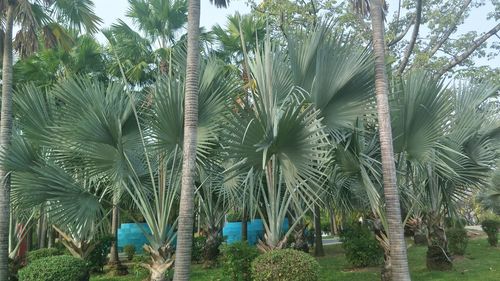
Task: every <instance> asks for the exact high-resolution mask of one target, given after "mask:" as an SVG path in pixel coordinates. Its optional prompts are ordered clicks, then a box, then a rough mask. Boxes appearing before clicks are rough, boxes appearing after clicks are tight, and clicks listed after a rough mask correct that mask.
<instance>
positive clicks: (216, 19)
mask: <svg viewBox="0 0 500 281" xmlns="http://www.w3.org/2000/svg"><path fill="white" fill-rule="evenodd" d="M398 1H399V0H389V1H388V4H389V15H391V16H392V15H393V14H394V12H395V11H396V9H397V7H398ZM245 2H246V1H245V0H232V1H230V3H229V7H227V8H222V9H220V8H216V7H215V6H214V5H212V4H211V3H210V0H201V18H200V24H201V26H204V27H205V28H207V29H210V28H211V27H212V26H213V25H215V24H220V25H224V24H225V23H226V18H227V16H228V15H232V14H234V13H235V12H236V11H238V12H240V13H241V14H245V13H249V12H250V8H249V7H248V6H247V5H246V4H245ZM487 2H488V3H489V1H487ZM94 4H95V8H96V13H97V15H98V16H99V17H101V18H102V19H103V22H104V23H103V25H102V27H109V26H110V25H111V24H113V23H115V22H116V21H117V19H122V20H124V21H125V22H126V23H128V24H129V25H132V22H131V21H130V19H128V18H127V17H125V14H126V12H127V9H128V0H94ZM491 9H492V6H491V3H489V4H487V5H486V6H483V7H480V8H475V9H473V12H472V13H471V15H470V16H469V18H468V19H467V20H466V21H465V23H464V24H463V25H462V26H460V27H459V29H458V33H464V32H468V31H473V30H475V31H477V32H478V33H483V32H486V31H488V30H489V29H490V28H492V27H493V26H494V25H495V24H496V23H495V22H494V20H487V19H486V13H487V12H488V11H489V10H491ZM423 32H425V30H424V31H423ZM410 33H411V32H409V34H410ZM97 38H98V40H99V41H101V42H103V43H104V42H105V39H104V36H103V35H102V34H99V35H98V36H97ZM490 40H492V38H490ZM476 63H477V64H478V65H492V66H496V67H500V54H497V56H496V57H495V58H494V59H492V60H488V59H486V58H481V59H478V60H476Z"/></svg>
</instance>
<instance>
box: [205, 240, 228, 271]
mask: <svg viewBox="0 0 500 281" xmlns="http://www.w3.org/2000/svg"><path fill="white" fill-rule="evenodd" d="M222 242H224V238H223V237H222V235H221V234H217V235H211V236H209V237H208V238H207V241H206V243H205V247H204V248H203V259H204V263H205V266H207V267H211V266H213V265H214V263H215V262H216V260H217V257H219V255H220V245H221V244H222Z"/></svg>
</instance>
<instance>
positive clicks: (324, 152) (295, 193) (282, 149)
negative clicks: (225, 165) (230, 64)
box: [227, 38, 329, 251]
mask: <svg viewBox="0 0 500 281" xmlns="http://www.w3.org/2000/svg"><path fill="white" fill-rule="evenodd" d="M250 69H251V73H252V77H254V79H255V83H256V88H255V93H253V95H252V98H253V100H254V101H255V106H254V108H253V110H252V111H250V112H246V111H242V112H240V113H235V114H236V116H235V118H234V119H232V121H231V127H230V129H229V135H228V136H227V140H228V142H229V143H228V146H229V147H228V151H230V153H231V157H232V158H233V159H234V163H235V164H234V165H233V167H231V168H230V169H228V170H229V171H231V172H234V173H235V174H244V175H247V176H246V177H247V183H246V185H247V186H248V187H247V188H250V189H252V190H255V192H249V194H250V196H253V198H252V201H251V204H250V205H253V206H256V207H255V208H257V211H258V212H259V214H260V215H261V217H262V218H263V221H264V228H265V234H264V240H262V241H259V245H258V247H259V249H260V250H261V251H272V250H274V249H280V248H282V247H283V246H284V245H285V242H286V239H287V237H288V235H289V234H290V233H291V232H292V231H293V230H294V227H295V225H297V224H298V223H299V222H300V221H301V218H302V217H303V216H304V214H305V213H306V211H307V210H309V209H311V208H312V206H313V203H314V202H315V201H316V200H317V199H318V198H317V195H316V194H317V192H318V191H319V190H321V187H322V183H323V182H324V181H325V179H326V176H325V173H324V171H325V169H326V167H327V162H328V159H329V154H328V152H329V148H328V144H329V143H328V140H327V136H326V134H325V132H324V130H323V126H322V125H321V122H320V120H319V117H318V116H319V111H318V110H316V109H315V108H314V107H313V106H312V105H310V104H308V103H307V102H305V100H304V95H305V94H304V92H303V90H301V89H300V88H298V87H294V85H293V80H292V73H291V71H290V69H289V65H288V63H287V61H286V59H285V57H284V55H283V54H282V53H280V52H279V50H277V49H273V47H272V46H271V43H270V42H269V38H268V40H267V41H266V44H265V47H264V50H263V51H262V52H260V51H257V52H256V58H255V60H253V61H252V62H251V63H250ZM301 201H303V202H304V204H303V208H300V207H302V206H299V204H295V203H296V202H301ZM260 202H262V203H260ZM292 205H295V207H297V208H296V210H295V216H296V218H295V222H294V223H293V224H292V225H291V227H290V229H289V230H288V232H284V230H283V227H282V226H283V221H284V219H285V217H286V216H287V213H288V212H289V210H290V208H291V207H292Z"/></svg>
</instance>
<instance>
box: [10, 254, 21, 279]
mask: <svg viewBox="0 0 500 281" xmlns="http://www.w3.org/2000/svg"><path fill="white" fill-rule="evenodd" d="M21 266H22V265H21V262H20V260H19V259H11V258H9V281H17V280H18V276H17V273H18V271H19V269H20V268H21Z"/></svg>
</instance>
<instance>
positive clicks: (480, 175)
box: [392, 72, 498, 270]
mask: <svg viewBox="0 0 500 281" xmlns="http://www.w3.org/2000/svg"><path fill="white" fill-rule="evenodd" d="M396 88H397V89H398V91H396V92H395V93H394V94H393V96H394V100H393V103H392V107H393V115H394V116H393V121H392V124H393V131H394V134H395V141H394V148H395V151H396V153H397V155H398V158H399V159H400V161H399V163H398V164H399V165H398V166H400V169H401V170H402V172H404V173H405V174H406V175H405V176H404V177H403V178H402V184H401V185H405V188H409V189H413V190H414V191H415V193H416V194H419V197H420V198H419V199H420V201H421V203H420V206H419V207H418V208H417V211H418V212H419V213H422V214H423V222H424V224H425V225H426V226H427V236H428V252H427V265H428V268H429V269H440V270H442V269H450V268H451V266H452V263H451V260H450V259H449V258H448V256H449V253H448V250H447V239H446V233H445V230H444V216H445V215H447V216H450V217H453V216H455V215H456V206H457V203H456V202H458V201H462V200H464V199H465V198H467V197H468V196H470V194H472V193H473V192H475V191H477V190H478V189H479V188H480V187H481V186H484V185H486V183H487V181H488V180H489V178H490V173H491V169H492V167H493V166H494V160H495V157H496V155H497V154H496V152H495V147H496V145H494V143H492V141H493V140H494V138H495V137H494V136H495V134H496V130H497V129H498V125H497V124H496V122H497V119H496V118H495V117H492V116H495V114H494V110H493V109H492V108H493V106H492V103H491V102H489V100H490V99H492V98H494V97H495V96H496V95H497V94H496V91H497V90H496V88H495V87H493V86H491V85H488V84H475V83H469V84H466V85H461V86H459V87H448V88H447V87H445V86H444V82H443V81H439V80H436V79H433V78H432V77H431V75H429V74H427V73H418V72H417V73H411V74H410V75H409V76H408V77H406V78H405V79H404V80H403V81H401V82H400V85H399V86H398V87H396Z"/></svg>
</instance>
